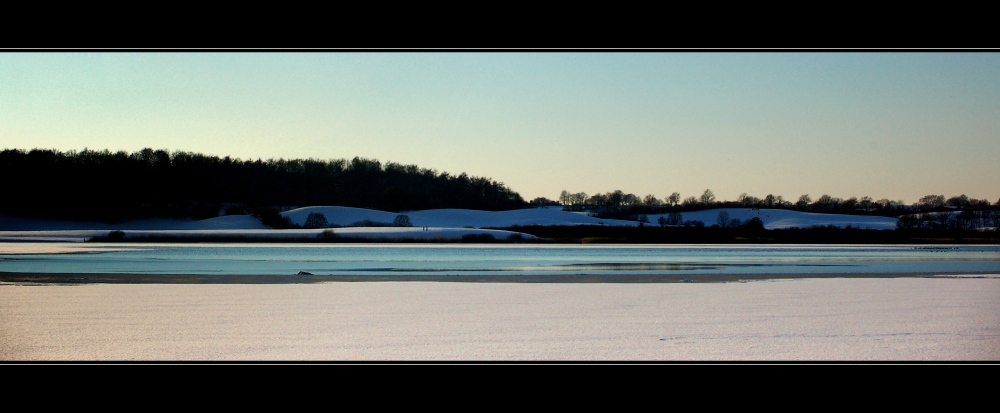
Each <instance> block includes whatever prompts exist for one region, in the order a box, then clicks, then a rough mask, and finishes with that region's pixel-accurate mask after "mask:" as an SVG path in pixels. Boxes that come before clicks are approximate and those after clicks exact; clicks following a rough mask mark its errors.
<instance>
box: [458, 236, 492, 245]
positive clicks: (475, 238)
mask: <svg viewBox="0 0 1000 413" xmlns="http://www.w3.org/2000/svg"><path fill="white" fill-rule="evenodd" d="M496 240H497V239H496V237H494V236H493V235H492V234H465V235H462V242H471V243H476V242H496Z"/></svg>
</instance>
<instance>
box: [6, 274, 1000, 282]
mask: <svg viewBox="0 0 1000 413" xmlns="http://www.w3.org/2000/svg"><path fill="white" fill-rule="evenodd" d="M956 277H961V278H994V277H1000V274H998V273H997V272H963V273H942V272H922V273H788V274H784V273H766V274H616V275H601V274H558V275H412V274H410V275H322V274H302V275H300V274H290V275H276V274H115V273H95V274H81V273H23V272H0V284H319V283H342V282H458V283H568V284H578V283H598V284H601V283H603V284H631V283H639V284H642V283H645V284H652V283H727V282H746V281H764V280H781V279H816V278H819V279H823V278H865V279H877V278H956Z"/></svg>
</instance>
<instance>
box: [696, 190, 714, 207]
mask: <svg viewBox="0 0 1000 413" xmlns="http://www.w3.org/2000/svg"><path fill="white" fill-rule="evenodd" d="M699 201H701V203H702V204H703V205H712V204H714V203H715V194H714V193H712V190H711V189H706V190H705V192H702V194H701V198H700V199H699Z"/></svg>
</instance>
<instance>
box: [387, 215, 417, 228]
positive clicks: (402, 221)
mask: <svg viewBox="0 0 1000 413" xmlns="http://www.w3.org/2000/svg"><path fill="white" fill-rule="evenodd" d="M392 226H394V227H412V226H413V223H412V222H410V217H409V216H406V215H396V219H394V220H392Z"/></svg>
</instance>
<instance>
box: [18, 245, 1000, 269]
mask: <svg viewBox="0 0 1000 413" xmlns="http://www.w3.org/2000/svg"><path fill="white" fill-rule="evenodd" d="M12 245H13V248H12ZM26 245H27V246H30V245H31V244H26ZM79 246H80V244H71V245H66V246H65V247H66V248H65V249H64V250H59V252H56V253H51V252H50V253H27V249H26V250H25V252H23V253H22V252H19V251H17V245H14V244H6V247H7V248H5V249H4V251H6V252H5V253H0V271H2V272H29V273H30V272H35V273H80V274H87V273H91V274H94V273H131V274H278V275H280V274H295V273H297V272H299V271H307V272H310V273H313V274H316V275H325V274H330V275H333V274H338V275H345V274H346V275H365V274H372V275H385V274H395V275H400V274H426V275H475V274H494V275H504V274H509V275H516V274H525V275H546V274H560V275H576V274H593V275H614V274H734V273H738V274H763V273H923V272H940V273H978V272H996V273H1000V246H996V245H971V246H965V245H963V246H935V245H918V246H914V245H878V246H871V245H846V246H845V245H837V246H829V245H794V246H790V245H789V246H781V245H778V246H775V245H544V246H538V245H517V244H515V245H510V244H505V245H483V244H477V245H465V244H448V245H442V244H436V245H427V244H420V245H414V244H128V245H121V244H86V247H88V248H95V249H96V251H91V252H73V251H77V249H76V248H77V247H79ZM25 248H27V247H25ZM57 249H58V248H57Z"/></svg>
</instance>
